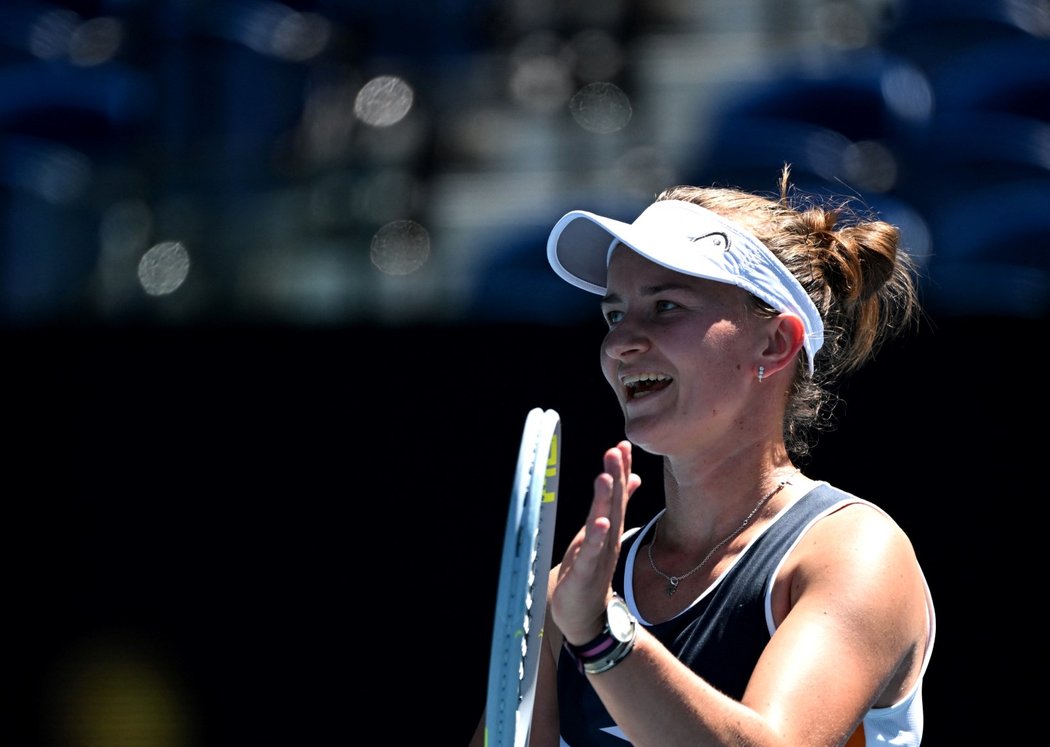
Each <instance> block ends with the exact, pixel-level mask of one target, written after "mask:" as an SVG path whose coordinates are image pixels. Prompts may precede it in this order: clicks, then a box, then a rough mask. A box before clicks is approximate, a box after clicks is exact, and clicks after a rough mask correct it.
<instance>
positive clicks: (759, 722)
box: [588, 629, 783, 747]
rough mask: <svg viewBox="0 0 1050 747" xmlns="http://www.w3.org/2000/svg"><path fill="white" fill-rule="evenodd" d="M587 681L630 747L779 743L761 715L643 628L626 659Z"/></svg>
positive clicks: (693, 746)
mask: <svg viewBox="0 0 1050 747" xmlns="http://www.w3.org/2000/svg"><path fill="white" fill-rule="evenodd" d="M588 680H589V681H590V683H591V685H592V686H593V687H594V690H595V692H597V694H598V696H599V697H600V698H601V699H602V702H603V703H604V704H605V707H606V709H607V710H608V711H609V714H610V715H611V716H612V717H613V719H614V720H615V721H616V723H617V724H618V725H619V726H620V728H621V729H623V731H624V733H625V734H626V735H627V737H628V738H629V739H630V741H631V743H632V744H633V745H635V747H675V745H683V746H686V745H687V746H688V747H704V746H706V745H742V744H743V745H781V744H783V742H782V741H781V740H780V739H779V738H777V736H776V735H775V734H774V733H773V731H772V730H771V729H770V727H769V725H768V724H767V722H766V721H765V720H764V719H763V718H762V717H761V715H760V714H758V713H756V712H755V711H753V710H752V709H750V708H748V707H746V706H744V705H742V704H741V703H739V702H738V701H736V700H734V699H732V698H730V697H729V696H727V695H724V694H723V693H721V692H719V691H718V690H716V689H715V688H714V687H712V686H711V685H709V684H708V683H707V682H705V681H704V680H703V679H701V678H700V677H698V676H697V675H696V674H695V673H693V672H692V671H691V670H690V669H689V668H688V667H686V666H685V665H684V664H683V663H682V662H680V661H679V660H678V659H676V658H675V657H674V656H673V655H672V654H671V653H670V652H669V651H667V649H665V648H664V647H663V645H662V644H660V643H659V642H658V641H657V640H656V639H655V638H653V637H652V636H651V635H650V634H649V633H648V632H647V631H645V630H644V629H643V630H639V632H638V636H637V638H636V640H635V646H634V649H633V650H632V651H631V653H630V654H629V655H628V656H627V658H625V659H624V660H623V661H622V662H620V664H618V665H617V666H616V667H615V668H614V669H612V670H610V671H608V672H604V673H602V674H592V675H588Z"/></svg>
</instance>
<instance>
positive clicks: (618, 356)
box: [602, 317, 651, 360]
mask: <svg viewBox="0 0 1050 747" xmlns="http://www.w3.org/2000/svg"><path fill="white" fill-rule="evenodd" d="M650 344H651V343H650V340H649V337H648V335H646V334H645V331H644V330H643V329H642V328H641V327H640V326H639V325H638V324H636V323H635V322H634V321H633V320H631V319H630V318H629V317H624V318H623V319H622V320H621V321H620V322H619V323H618V324H617V325H616V326H615V327H610V328H609V331H608V332H607V333H606V335H605V339H604V340H603V341H602V352H603V353H604V354H605V355H606V357H608V358H612V359H614V360H627V359H629V358H631V357H632V356H634V355H637V354H639V353H643V352H645V351H646V350H648V349H649V346H650Z"/></svg>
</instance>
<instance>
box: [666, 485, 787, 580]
mask: <svg viewBox="0 0 1050 747" xmlns="http://www.w3.org/2000/svg"><path fill="white" fill-rule="evenodd" d="M797 471H798V470H795V472H797ZM791 474H792V475H794V474H795V473H794V472H792V473H791ZM788 482H789V481H788V480H787V479H784V480H781V481H780V482H779V483H778V484H777V486H776V487H775V488H773V489H772V490H771V491H769V493H767V494H766V495H764V496H762V500H760V501H759V502H758V503H756V504H755V507H754V508H753V509H751V513H749V514H748V515H747V517H746V518H745V519H744V521H743V523H742V524H741V525H740V526H738V527H737V528H736V529H734V530H733V531H732V533H731V534H729V536H727V537H726V538H725V539H724V540H722V541H721V542H719V543H718V544H717V545H715V546H714V547H712V548H711V551H710V552H709V553H707V555H705V556H704V559H703V560H701V561H700V562H699V563H697V564H696V567H694V568H693V569H692V570H690V571H687V572H685V573H682V574H680V575H678V576H669V575H667V574H666V573H664V572H663V571H661V570H660V569H659V568H657V567H656V563H655V562H653V546H654V545H655V544H656V533H657V531H658V530H659V529H660V522H661V521H663V517H662V516H661V517H660V518H659V519H657V520H656V524H655V525H654V526H653V541H652V542H650V543H649V546H648V547H647V548H646V550H647V551H648V553H649V565H651V566H652V568H653V570H654V571H656V572H657V573H659V574H660V575H661V576H663V577H664V578H666V579H667V596H669V597H670V596H674V593H675V592H676V591H678V584H680V583H681V582H682V581H683V580H684V579H687V578H689V577H690V576H692V575H693V574H694V573H696V572H697V571H698V570H700V569H701V568H703V567H704V564H705V563H707V561H709V560H710V559H711V556H712V555H714V554H715V553H716V552H718V551H719V550H720V549H721V548H722V547H724V546H725V544H726V543H727V542H729V541H731V540H732V539H733V538H734V537H736V536H737V535H738V534H740V533H741V532H742V531H744V529H745V528H747V525H748V524H749V523H750V522H751V519H753V518H754V516H755V514H757V513H758V512H759V510H760V509H761V508H762V506H764V505H766V503H767V502H768V501H770V500H771V499H772V498H773V496H775V495H776V494H777V493H779V492H780V491H781V490H783V489H784V486H785V485H787V484H788Z"/></svg>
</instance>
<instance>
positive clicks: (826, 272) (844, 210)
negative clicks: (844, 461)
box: [656, 165, 920, 457]
mask: <svg viewBox="0 0 1050 747" xmlns="http://www.w3.org/2000/svg"><path fill="white" fill-rule="evenodd" d="M789 177H790V167H789V166H787V165H785V166H784V168H783V170H782V172H781V176H780V184H779V188H780V189H779V196H765V195H761V194H757V193H752V192H746V191H744V190H740V189H734V188H729V187H690V186H678V187H671V188H669V189H666V190H664V191H663V192H661V193H660V194H659V195H658V196H657V198H656V199H657V200H682V201H685V202H693V203H696V204H698V205H701V206H703V207H705V208H707V209H708V210H711V211H712V212H715V213H718V214H720V215H723V216H725V217H726V218H729V219H731V220H732V221H733V222H735V223H737V224H739V225H740V226H742V227H743V228H746V229H747V230H748V231H750V232H751V233H752V234H754V235H755V236H756V237H757V238H758V239H760V240H761V241H762V242H763V243H764V244H765V245H766V246H767V247H769V249H770V251H772V252H773V253H774V254H775V255H776V256H777V257H778V258H779V259H780V261H781V262H783V263H784V265H785V266H786V267H787V268H788V269H789V270H790V271H791V272H792V274H794V276H795V277H796V278H798V281H799V282H800V283H801V284H802V287H803V288H805V289H806V292H807V293H809V295H810V298H812V299H813V303H814V304H816V307H817V309H818V310H819V311H820V315H821V317H822V319H823V321H824V344H823V346H822V347H821V349H820V350H819V351H817V354H816V356H815V359H814V361H813V363H814V374H813V376H812V377H810V376H809V375H808V370H807V367H806V366H805V365H796V370H795V375H794V380H793V386H792V388H791V391H790V393H789V397H788V403H787V408H786V411H785V414H784V440H785V442H786V444H787V448H788V450H789V451H790V452H791V453H792V454H793V455H795V456H796V457H802V456H805V455H807V454H808V453H809V451H810V445H811V444H810V441H809V434H810V432H812V431H816V430H821V429H826V428H828V427H830V426H831V423H832V413H833V410H834V406H835V403H836V401H837V398H836V397H835V396H834V395H833V394H832V392H831V390H830V389H829V387H830V386H831V385H832V384H833V383H835V382H836V381H837V380H838V379H839V378H840V377H841V376H844V375H846V374H849V373H852V372H853V371H855V370H856V369H858V368H860V367H861V366H862V365H863V364H864V363H866V362H867V361H868V360H870V359H871V358H872V357H873V356H874V355H875V353H876V352H877V351H878V349H879V347H880V346H881V345H882V344H883V342H885V341H886V340H887V339H889V338H891V337H895V336H897V335H899V334H900V333H902V332H904V331H905V330H906V329H909V328H913V327H914V326H915V324H916V323H917V322H918V319H919V312H920V309H919V303H918V297H917V292H916V283H915V265H914V262H913V261H912V258H911V256H910V255H908V254H907V252H905V251H903V250H902V249H901V247H900V231H899V230H898V229H897V228H896V227H895V226H893V225H891V224H889V223H887V222H885V221H883V220H881V219H879V218H877V217H875V216H874V215H873V214H872V213H871V212H870V211H868V210H866V209H860V208H859V207H858V204H857V202H856V201H854V200H852V199H851V198H848V197H844V198H837V199H836V200H835V201H833V202H832V201H830V200H828V199H827V198H818V197H817V196H816V195H805V194H801V193H799V192H798V191H797V190H795V189H794V188H793V187H792V185H791V184H790V180H789ZM754 306H755V309H756V310H757V311H758V313H761V314H764V315H772V314H776V312H775V311H774V310H773V309H771V308H769V307H768V306H767V305H766V304H765V303H763V302H762V301H760V300H759V299H757V298H755V299H754ZM803 355H804V353H803ZM800 358H801V356H800Z"/></svg>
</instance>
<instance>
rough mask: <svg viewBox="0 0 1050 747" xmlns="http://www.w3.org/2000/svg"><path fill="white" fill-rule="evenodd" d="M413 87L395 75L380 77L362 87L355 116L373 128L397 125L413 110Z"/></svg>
mask: <svg viewBox="0 0 1050 747" xmlns="http://www.w3.org/2000/svg"><path fill="white" fill-rule="evenodd" d="M414 98H415V94H414V93H413V91H412V87H411V86H410V85H408V83H406V82H405V81H403V80H402V79H401V78H398V77H397V76H394V75H380V76H378V77H376V78H372V80H370V81H368V82H367V83H365V84H364V86H362V88H361V90H360V91H358V93H357V98H356V99H355V100H354V114H355V115H356V116H357V118H358V119H360V120H361V121H362V122H364V123H365V124H368V125H372V126H373V127H389V126H390V125H394V124H397V123H398V122H400V121H401V120H402V119H404V118H405V116H406V115H407V114H408V112H409V110H411V109H412V103H413V100H414Z"/></svg>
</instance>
